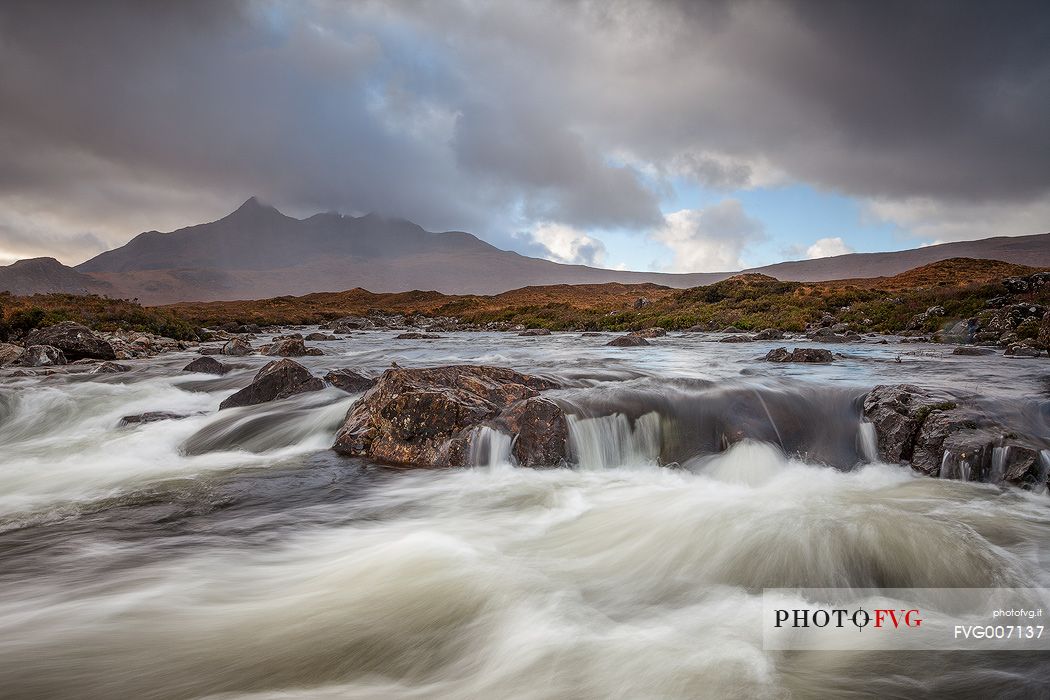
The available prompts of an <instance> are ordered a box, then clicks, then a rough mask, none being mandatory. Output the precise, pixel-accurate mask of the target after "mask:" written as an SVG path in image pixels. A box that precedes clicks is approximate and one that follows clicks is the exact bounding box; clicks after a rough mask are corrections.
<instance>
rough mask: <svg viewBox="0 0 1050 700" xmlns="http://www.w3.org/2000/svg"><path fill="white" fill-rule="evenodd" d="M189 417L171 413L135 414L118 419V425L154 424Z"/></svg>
mask: <svg viewBox="0 0 1050 700" xmlns="http://www.w3.org/2000/svg"><path fill="white" fill-rule="evenodd" d="M187 417H189V416H188V414H186V413H171V412H169V411H147V412H146V413H136V414H135V415H132V416H124V417H123V418H121V419H120V423H119V425H121V426H126V425H141V424H143V423H156V422H158V421H162V420H179V419H181V418H187Z"/></svg>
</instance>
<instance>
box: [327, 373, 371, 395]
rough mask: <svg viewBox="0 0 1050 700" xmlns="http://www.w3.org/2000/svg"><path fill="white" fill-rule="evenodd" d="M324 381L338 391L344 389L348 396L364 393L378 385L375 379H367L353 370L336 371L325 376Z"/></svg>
mask: <svg viewBox="0 0 1050 700" xmlns="http://www.w3.org/2000/svg"><path fill="white" fill-rule="evenodd" d="M324 380H325V381H326V382H328V383H329V384H331V385H332V386H334V387H335V388H336V389H342V390H343V391H345V392H347V393H348V394H359V393H361V392H362V391H368V390H369V389H371V388H372V387H373V386H375V383H376V380H375V379H372V378H371V377H366V376H365V375H363V374H361V373H360V372H355V371H354V370H352V369H334V370H332V371H331V372H329V373H328V374H326V375H324Z"/></svg>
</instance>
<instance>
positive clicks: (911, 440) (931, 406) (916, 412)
mask: <svg viewBox="0 0 1050 700" xmlns="http://www.w3.org/2000/svg"><path fill="white" fill-rule="evenodd" d="M954 407H955V404H954V403H952V402H949V401H945V400H944V399H940V398H937V397H934V396H932V395H931V394H930V393H929V392H927V391H925V390H923V389H920V388H919V387H917V386H913V385H911V384H890V385H880V386H877V387H875V388H874V389H872V390H871V391H870V392H868V395H867V397H865V399H864V417H865V418H866V419H867V420H868V421H870V422H871V423H872V424H873V425H874V426H875V434H876V435H877V436H878V447H879V457H880V458H881V459H882V460H884V461H886V462H901V461H905V462H907V461H911V457H912V452H913V450H914V448H915V439H916V436H917V435H918V432H919V427H920V426H921V425H922V424H923V422H924V421H925V420H926V418H927V416H929V414H930V412H931V411H933V410H947V409H951V408H954Z"/></svg>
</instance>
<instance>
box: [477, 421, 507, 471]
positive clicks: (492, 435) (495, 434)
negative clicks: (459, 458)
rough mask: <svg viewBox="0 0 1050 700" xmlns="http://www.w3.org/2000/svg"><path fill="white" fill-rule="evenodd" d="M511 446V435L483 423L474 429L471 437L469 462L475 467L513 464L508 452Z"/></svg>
mask: <svg viewBox="0 0 1050 700" xmlns="http://www.w3.org/2000/svg"><path fill="white" fill-rule="evenodd" d="M513 446H514V437H513V436H511V435H507V434H506V433H504V432H501V431H499V430H496V429H495V428H489V427H488V426H484V425H483V426H481V427H480V428H478V429H477V430H475V431H474V435H473V436H472V437H471V440H470V464H471V465H473V466H476V467H495V466H498V465H501V464H513V463H514V461H513V457H512V456H511V453H510V451H511V448H512V447H513Z"/></svg>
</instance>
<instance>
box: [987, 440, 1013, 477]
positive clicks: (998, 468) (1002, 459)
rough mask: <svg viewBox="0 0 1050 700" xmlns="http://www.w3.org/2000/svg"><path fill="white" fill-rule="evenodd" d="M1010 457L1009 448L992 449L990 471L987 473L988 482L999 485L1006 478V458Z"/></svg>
mask: <svg viewBox="0 0 1050 700" xmlns="http://www.w3.org/2000/svg"><path fill="white" fill-rule="evenodd" d="M1009 456H1010V446H1009V445H1006V446H1005V447H993V448H992V469H991V471H990V472H989V473H988V482H989V483H992V484H998V483H1001V482H1002V480H1003V479H1004V478H1006V458H1007V457H1009Z"/></svg>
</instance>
